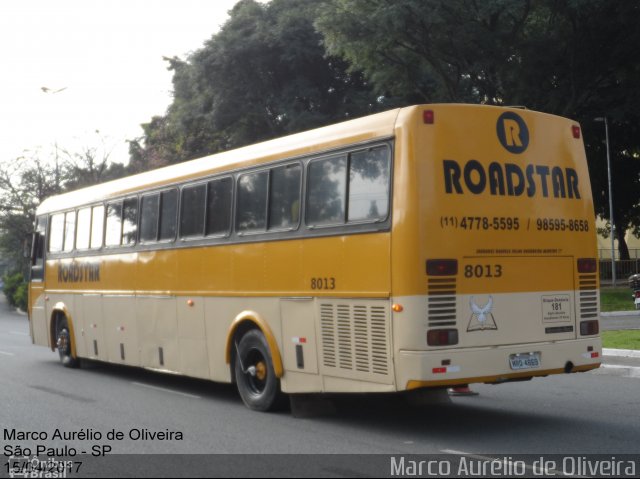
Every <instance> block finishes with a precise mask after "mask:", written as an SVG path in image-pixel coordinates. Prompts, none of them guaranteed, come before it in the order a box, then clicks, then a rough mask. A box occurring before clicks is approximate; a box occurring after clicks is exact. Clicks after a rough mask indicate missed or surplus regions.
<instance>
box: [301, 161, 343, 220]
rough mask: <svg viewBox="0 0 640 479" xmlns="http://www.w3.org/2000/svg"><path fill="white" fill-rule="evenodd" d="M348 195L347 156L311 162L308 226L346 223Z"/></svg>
mask: <svg viewBox="0 0 640 479" xmlns="http://www.w3.org/2000/svg"><path fill="white" fill-rule="evenodd" d="M346 193H347V157H346V156H344V155H341V156H337V157H334V158H327V159H323V160H315V161H312V162H310V163H309V188H308V192H307V207H306V208H307V210H306V211H307V215H306V218H307V224H310V225H330V224H342V223H344V216H345V205H346Z"/></svg>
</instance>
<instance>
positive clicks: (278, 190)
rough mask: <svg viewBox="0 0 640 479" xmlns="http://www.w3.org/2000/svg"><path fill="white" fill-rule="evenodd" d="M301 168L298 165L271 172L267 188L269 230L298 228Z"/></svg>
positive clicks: (282, 167) (279, 168) (275, 169)
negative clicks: (269, 183) (269, 186)
mask: <svg viewBox="0 0 640 479" xmlns="http://www.w3.org/2000/svg"><path fill="white" fill-rule="evenodd" d="M301 175H302V168H301V167H300V165H298V164H293V165H286V166H281V167H278V168H274V169H272V170H271V188H269V229H270V230H271V229H290V228H295V227H297V226H298V220H299V216H300V182H301Z"/></svg>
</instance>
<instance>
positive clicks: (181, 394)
mask: <svg viewBox="0 0 640 479" xmlns="http://www.w3.org/2000/svg"><path fill="white" fill-rule="evenodd" d="M131 384H133V385H134V386H140V387H141V388H147V389H153V390H154V391H162V392H165V393H172V394H178V395H179V396H184V397H187V398H191V399H201V398H200V396H196V395H194V394H187V393H182V392H180V391H174V390H173V389H166V388H159V387H157V386H152V385H150V384H143V383H137V382H132V383H131Z"/></svg>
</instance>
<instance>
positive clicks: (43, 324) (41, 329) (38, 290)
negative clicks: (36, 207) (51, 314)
mask: <svg viewBox="0 0 640 479" xmlns="http://www.w3.org/2000/svg"><path fill="white" fill-rule="evenodd" d="M46 231H47V217H46V216H40V217H38V218H37V219H36V228H35V232H34V233H33V239H32V243H31V272H30V281H29V306H28V313H29V330H30V333H31V340H32V342H33V343H34V344H46V345H49V335H48V331H47V317H46V313H45V307H44V306H45V304H44V303H45V282H44V267H45V249H46V248H45V244H46V243H45V237H46Z"/></svg>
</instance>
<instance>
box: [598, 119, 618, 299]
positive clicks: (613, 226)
mask: <svg viewBox="0 0 640 479" xmlns="http://www.w3.org/2000/svg"><path fill="white" fill-rule="evenodd" d="M595 121H603V122H604V135H605V145H606V147H607V176H608V181H609V221H611V280H612V283H613V287H615V286H616V250H615V236H616V224H615V223H614V221H613V186H612V184H611V154H610V152H609V123H608V122H607V117H606V116H601V117H598V118H595Z"/></svg>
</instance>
